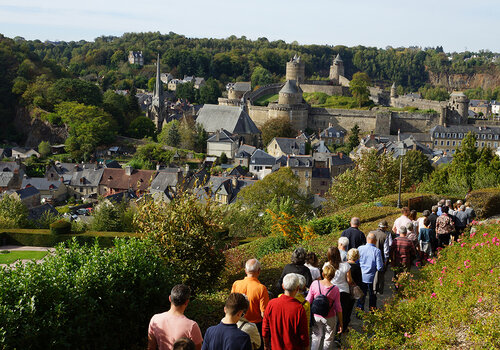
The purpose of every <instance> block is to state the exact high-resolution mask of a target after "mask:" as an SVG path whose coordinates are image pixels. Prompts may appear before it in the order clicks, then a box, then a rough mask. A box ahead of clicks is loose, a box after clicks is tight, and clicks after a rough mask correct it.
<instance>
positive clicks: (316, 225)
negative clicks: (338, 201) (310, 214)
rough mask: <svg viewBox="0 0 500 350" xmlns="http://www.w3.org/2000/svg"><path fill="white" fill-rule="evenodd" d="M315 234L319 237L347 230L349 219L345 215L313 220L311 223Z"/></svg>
mask: <svg viewBox="0 0 500 350" xmlns="http://www.w3.org/2000/svg"><path fill="white" fill-rule="evenodd" d="M308 224H309V225H311V226H312V228H313V230H314V233H315V234H317V235H320V236H322V235H328V234H330V233H332V232H334V231H341V230H345V229H346V228H348V227H349V218H348V217H347V216H345V215H332V216H330V217H325V218H320V219H313V220H311V221H309V223H308Z"/></svg>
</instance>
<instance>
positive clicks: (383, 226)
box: [370, 220, 392, 294]
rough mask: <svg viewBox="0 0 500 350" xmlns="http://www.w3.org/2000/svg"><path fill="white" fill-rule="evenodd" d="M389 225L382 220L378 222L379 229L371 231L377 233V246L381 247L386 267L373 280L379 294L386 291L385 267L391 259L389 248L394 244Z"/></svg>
mask: <svg viewBox="0 0 500 350" xmlns="http://www.w3.org/2000/svg"><path fill="white" fill-rule="evenodd" d="M388 227H389V225H388V224H387V221H386V220H382V221H381V222H380V223H379V224H378V229H376V230H375V231H372V232H370V233H373V234H374V235H375V240H376V243H375V247H377V248H378V249H380V252H381V253H382V262H383V263H384V268H383V269H382V270H380V271H377V272H376V273H375V278H374V280H373V288H374V289H375V292H376V293H378V294H383V293H384V278H385V269H386V267H387V263H388V261H389V250H390V248H391V244H392V236H391V233H390V232H389V231H387V228H388Z"/></svg>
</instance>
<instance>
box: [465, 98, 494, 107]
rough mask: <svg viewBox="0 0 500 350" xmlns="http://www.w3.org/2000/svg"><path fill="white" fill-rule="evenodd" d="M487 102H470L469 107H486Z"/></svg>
mask: <svg viewBox="0 0 500 350" xmlns="http://www.w3.org/2000/svg"><path fill="white" fill-rule="evenodd" d="M488 105H489V101H487V100H470V101H469V107H488Z"/></svg>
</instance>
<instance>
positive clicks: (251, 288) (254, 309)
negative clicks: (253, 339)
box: [231, 259, 269, 348]
mask: <svg viewBox="0 0 500 350" xmlns="http://www.w3.org/2000/svg"><path fill="white" fill-rule="evenodd" d="M260 271H261V265H260V262H259V261H258V260H257V259H250V260H248V261H247V262H246V264H245V273H246V275H247V276H246V277H245V278H244V279H242V280H238V281H236V282H234V283H233V288H232V289H231V293H242V294H245V295H246V296H247V298H248V303H249V306H248V311H247V312H246V314H245V318H246V319H247V320H248V322H252V323H255V325H256V326H257V329H258V330H259V334H260V335H261V336H262V318H263V316H264V310H265V309H266V306H267V303H268V302H269V293H268V291H267V288H266V286H264V285H263V284H262V283H260V281H259V275H260ZM261 348H262V346H261Z"/></svg>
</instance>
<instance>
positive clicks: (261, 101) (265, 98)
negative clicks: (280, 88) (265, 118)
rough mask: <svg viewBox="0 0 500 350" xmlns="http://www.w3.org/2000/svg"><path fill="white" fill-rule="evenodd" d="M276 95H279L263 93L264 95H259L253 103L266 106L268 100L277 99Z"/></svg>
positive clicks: (273, 100) (274, 100)
mask: <svg viewBox="0 0 500 350" xmlns="http://www.w3.org/2000/svg"><path fill="white" fill-rule="evenodd" d="M278 97H279V95H278V94H268V95H264V96H261V97H259V98H258V99H256V100H255V101H254V102H253V103H254V105H256V106H267V105H268V104H269V102H276V101H278Z"/></svg>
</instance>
